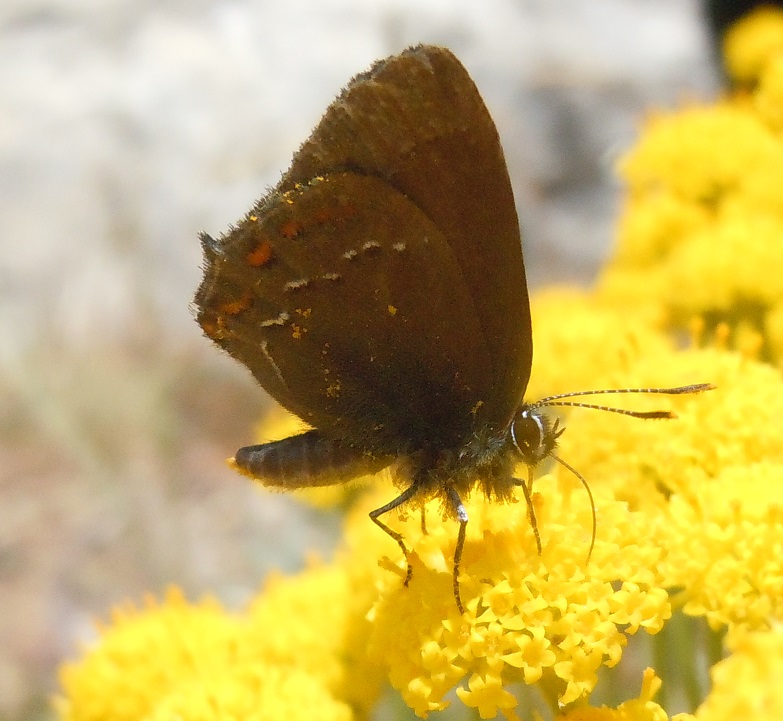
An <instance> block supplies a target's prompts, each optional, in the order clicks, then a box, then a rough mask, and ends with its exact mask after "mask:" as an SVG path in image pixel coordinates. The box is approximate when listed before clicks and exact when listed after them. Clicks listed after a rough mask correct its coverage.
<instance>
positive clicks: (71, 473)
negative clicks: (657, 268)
mask: <svg viewBox="0 0 783 721" xmlns="http://www.w3.org/2000/svg"><path fill="white" fill-rule="evenodd" d="M702 15H703V9H702V7H701V4H700V3H699V2H697V0H601V2H595V1H594V0H483V2H478V1H477V0H473V1H470V0H462V1H460V0H451V1H448V0H376V1H375V2H362V1H361V0H319V1H318V2H305V1H304V0H285V2H272V1H268V0H255V1H253V0H193V1H191V2H187V1H185V0H156V1H155V2H150V1H149V0H147V1H144V0H141V1H139V0H135V1H134V2H130V1H129V0H104V1H103V2H78V1H77V0H5V2H3V3H2V5H0V33H2V36H1V39H0V227H1V229H2V233H1V235H0V333H2V342H1V343H0V424H2V425H1V428H2V434H1V435H0V457H1V459H2V460H1V461H0V608H1V609H2V612H1V613H0V718H4V719H38V718H46V717H47V716H48V714H49V711H48V698H49V696H50V695H51V694H52V693H53V692H54V691H55V689H56V666H57V664H58V663H59V662H61V661H62V660H63V659H64V658H68V657H73V656H74V655H75V654H76V653H77V651H78V642H79V641H80V640H89V639H90V638H91V637H92V634H93V630H92V620H93V619H95V618H101V617H103V618H105V617H106V616H107V613H108V610H109V608H110V607H111V606H112V605H113V604H115V603H116V602H119V601H121V600H123V599H126V598H132V599H140V598H141V596H142V594H144V593H145V592H152V593H155V594H158V595H160V593H161V591H162V590H163V589H164V588H165V586H166V584H169V583H176V584H178V585H180V586H182V587H183V588H184V589H185V591H186V593H187V594H188V595H189V596H190V597H191V598H195V597H198V596H199V595H201V594H202V593H205V592H210V593H214V594H215V595H217V596H218V597H219V598H221V599H222V600H223V601H224V602H226V603H227V604H228V605H229V606H234V607H236V606H238V605H240V604H242V603H243V602H244V601H245V600H247V599H248V598H249V597H250V596H251V595H252V594H253V593H254V592H255V590H256V589H257V588H258V587H259V585H260V584H261V582H262V580H263V578H264V576H265V575H266V573H267V572H268V571H269V570H270V569H272V568H281V569H284V570H294V569H296V568H298V567H300V566H301V564H302V563H303V560H304V559H305V557H306V555H307V553H308V552H309V551H312V550H316V551H317V552H319V553H320V554H322V555H323V556H324V557H328V555H329V553H330V549H331V548H332V545H333V542H334V538H335V536H336V533H337V529H338V528H339V519H338V517H337V515H336V514H330V513H328V512H326V513H325V512H323V511H316V510H314V509H312V508H310V507H309V506H306V505H303V504H300V503H298V502H297V501H296V500H295V499H293V498H291V497H289V496H285V495H273V494H268V493H263V492H259V491H258V490H257V489H256V488H254V487H253V485H252V484H251V483H249V482H248V481H247V480H246V479H243V478H241V477H240V476H238V475H236V474H233V473H232V472H230V471H229V470H228V469H227V468H226V467H225V465H224V459H225V458H226V457H227V456H230V455H231V454H233V452H234V450H235V449H236V448H237V447H239V446H241V445H246V444H247V443H249V442H252V441H253V438H254V430H253V428H254V424H255V423H256V421H257V420H258V419H259V417H260V416H261V414H262V412H263V410H264V409H265V408H266V407H267V406H266V403H267V401H266V400H265V397H264V394H263V392H262V391H261V390H260V389H259V388H257V387H256V386H255V384H254V383H253V382H252V380H251V379H250V376H249V374H248V373H247V372H246V371H245V370H244V368H242V367H240V366H238V365H237V364H236V363H235V362H233V361H232V360H231V359H230V358H228V357H226V356H224V355H222V354H221V353H220V352H219V351H218V350H217V349H216V348H214V347H212V345H211V343H210V342H209V341H207V340H206V339H205V338H203V337H202V336H201V333H200V330H199V328H198V327H197V326H196V324H195V323H194V321H193V319H192V312H191V308H190V303H191V299H192V296H193V293H194V291H195V288H196V286H197V285H198V283H199V280H200V276H201V271H200V264H201V260H200V249H199V244H198V240H197V233H198V232H199V231H201V230H205V231H207V232H209V233H211V234H219V233H221V232H222V231H223V230H225V229H226V228H227V227H228V225H229V224H230V223H232V222H234V221H236V220H238V219H239V218H240V217H241V216H242V215H243V214H244V212H245V211H246V210H247V209H248V208H249V207H250V206H251V204H252V203H253V202H254V200H256V199H257V198H258V197H259V196H260V195H262V194H263V193H264V191H265V189H266V188H267V187H269V186H271V185H274V184H275V183H276V182H277V180H278V178H279V177H280V174H281V173H282V172H283V171H284V170H285V168H286V167H287V165H288V163H289V160H290V157H291V155H292V153H293V152H294V151H295V150H296V149H297V147H298V146H299V144H300V143H301V142H302V141H304V140H305V138H306V137H307V134H308V133H309V131H310V130H311V128H312V127H313V126H314V125H315V124H316V123H317V121H318V119H319V117H320V115H321V113H322V112H323V110H324V109H325V108H326V106H327V104H328V103H329V102H330V101H331V99H332V98H333V97H334V95H335V94H336V93H337V92H338V91H339V90H340V89H341V87H343V86H344V85H345V84H346V83H347V81H348V80H349V79H350V78H351V76H353V75H354V74H356V73H357V72H360V71H362V70H365V69H366V68H367V67H368V66H369V65H370V64H371V63H372V62H373V61H374V60H375V59H377V58H380V57H383V56H386V55H389V54H392V53H396V52H398V51H399V50H401V49H403V48H404V47H406V46H407V45H410V44H413V43H417V42H427V43H436V44H441V45H446V46H448V47H450V48H451V49H452V50H453V51H454V52H455V53H456V54H457V56H458V57H460V59H461V60H462V61H463V63H464V64H465V65H466V66H467V68H468V70H469V71H470V72H471V74H472V76H473V78H474V80H475V81H476V83H477V85H478V86H479V89H480V91H481V92H482V94H483V96H484V99H485V101H486V103H487V105H488V106H489V108H490V112H491V113H492V115H493V117H494V118H495V121H496V123H497V125H498V129H499V132H500V135H501V139H502V141H503V145H504V147H505V151H506V157H507V161H508V165H509V168H510V172H511V176H512V182H513V185H514V189H515V193H516V198H517V203H518V208H519V212H520V218H521V222H522V226H523V232H524V245H525V258H526V264H527V267H528V275H529V279H530V281H531V285H533V286H536V285H542V284H545V283H551V282H563V281H565V282H579V283H583V284H587V283H589V281H590V279H591V277H592V276H593V274H594V272H595V271H596V269H597V267H598V266H599V265H600V263H601V261H602V259H603V258H604V257H605V256H606V254H607V253H608V252H609V250H610V248H611V243H612V233H613V222H614V218H615V215H616V210H617V207H618V202H619V199H620V193H621V189H620V188H619V187H618V185H617V184H616V182H615V181H614V179H613V165H614V163H615V161H616V159H617V158H618V156H619V154H621V153H622V151H623V150H624V149H625V148H627V147H628V146H629V144H630V143H631V142H632V141H633V139H634V137H635V135H636V132H637V128H638V124H639V122H640V120H641V119H642V118H643V117H644V115H645V113H648V112H650V111H651V110H652V109H655V108H662V107H663V108H665V107H673V106H676V105H678V104H682V103H687V102H693V101H698V100H700V99H703V100H707V99H709V98H711V97H714V95H715V94H716V93H717V92H718V89H719V86H720V77H719V70H718V68H717V67H716V66H715V64H714V62H713V57H714V56H713V51H712V49H711V47H710V40H709V32H708V30H707V29H706V25H705V23H704V20H703V17H702Z"/></svg>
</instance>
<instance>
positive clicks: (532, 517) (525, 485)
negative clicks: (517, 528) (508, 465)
mask: <svg viewBox="0 0 783 721" xmlns="http://www.w3.org/2000/svg"><path fill="white" fill-rule="evenodd" d="M514 484H515V485H516V486H519V488H521V489H522V493H523V494H524V496H525V505H527V517H528V519H529V521H530V527H531V528H532V529H533V536H534V538H535V539H536V549H537V550H538V555H539V556H540V555H541V535H540V534H539V533H538V521H537V520H536V511H535V509H534V508H533V496H532V493H531V492H532V489H533V469H532V468H528V476H527V481H524V480H522V479H521V478H515V479H514Z"/></svg>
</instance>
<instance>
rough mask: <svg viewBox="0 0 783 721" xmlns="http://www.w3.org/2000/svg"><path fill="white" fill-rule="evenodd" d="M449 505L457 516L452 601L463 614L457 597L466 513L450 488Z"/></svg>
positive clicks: (447, 491) (460, 602)
mask: <svg viewBox="0 0 783 721" xmlns="http://www.w3.org/2000/svg"><path fill="white" fill-rule="evenodd" d="M446 493H447V495H448V499H449V503H451V508H452V510H453V511H454V513H456V514H457V520H458V521H459V533H458V535H457V546H456V548H455V549H454V571H453V575H452V579H451V585H452V588H453V590H454V599H455V600H456V601H457V608H458V609H459V612H460V613H465V607H464V606H463V605H462V598H461V597H460V595H459V566H460V563H461V561H462V549H463V548H464V547H465V530H466V529H467V526H468V512H467V511H466V510H465V505H464V504H463V503H462V499H461V498H460V497H459V494H458V493H457V492H456V491H455V490H454V488H453V487H452V486H449V488H447V489H446Z"/></svg>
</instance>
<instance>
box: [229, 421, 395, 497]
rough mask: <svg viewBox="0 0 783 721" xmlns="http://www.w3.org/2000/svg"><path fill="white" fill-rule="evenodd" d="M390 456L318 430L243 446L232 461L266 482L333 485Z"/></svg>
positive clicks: (385, 462) (371, 469) (367, 470)
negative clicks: (369, 453) (335, 439)
mask: <svg viewBox="0 0 783 721" xmlns="http://www.w3.org/2000/svg"><path fill="white" fill-rule="evenodd" d="M390 462H391V459H390V458H386V457H381V458H379V457H376V456H370V455H367V454H366V453H363V452H362V451H359V450H357V449H356V448H353V447H351V446H349V445H346V444H344V443H341V442H339V441H334V440H331V439H329V438H325V437H324V436H323V434H322V433H321V432H320V431H318V430H311V431H306V432H305V433H301V434H299V435H298V436H291V437H290V438H284V439H283V440H280V441H273V442H271V443H263V444H261V445H257V446H245V447H244V448H240V449H239V450H238V451H237V452H236V454H235V455H234V458H233V459H231V465H232V466H233V467H234V468H236V470H238V471H239V472H240V473H243V474H245V475H247V476H250V477H251V478H254V479H257V480H259V481H261V483H263V484H264V485H265V486H276V487H279V488H286V489H291V488H307V487H313V486H330V485H333V484H335V483H342V482H345V481H346V480H347V479H351V478H355V477H356V476H360V475H365V474H368V473H375V472H377V471H379V470H381V469H382V468H384V467H385V466H387V465H389V463H390Z"/></svg>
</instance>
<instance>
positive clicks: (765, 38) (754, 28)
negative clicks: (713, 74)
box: [723, 7, 783, 84]
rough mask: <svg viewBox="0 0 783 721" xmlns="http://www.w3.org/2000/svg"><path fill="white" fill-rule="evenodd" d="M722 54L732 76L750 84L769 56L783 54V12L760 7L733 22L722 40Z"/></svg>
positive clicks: (759, 72) (738, 80)
mask: <svg viewBox="0 0 783 721" xmlns="http://www.w3.org/2000/svg"><path fill="white" fill-rule="evenodd" d="M723 53H724V58H725V64H726V69H727V70H728V71H729V74H730V75H731V77H733V78H734V80H736V81H737V82H740V83H746V84H751V83H753V82H754V81H755V80H756V79H757V78H758V76H759V75H760V74H761V72H762V70H763V69H764V66H765V65H766V63H767V62H768V60H769V59H770V57H773V56H775V55H777V54H779V53H783V11H781V10H780V9H779V8H772V7H762V8H758V9H757V10H755V11H754V12H752V13H750V14H748V15H747V16H746V17H744V18H743V19H741V20H739V21H738V22H736V23H734V25H733V26H732V27H731V28H729V30H728V32H727V33H726V36H725V38H724V41H723Z"/></svg>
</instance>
